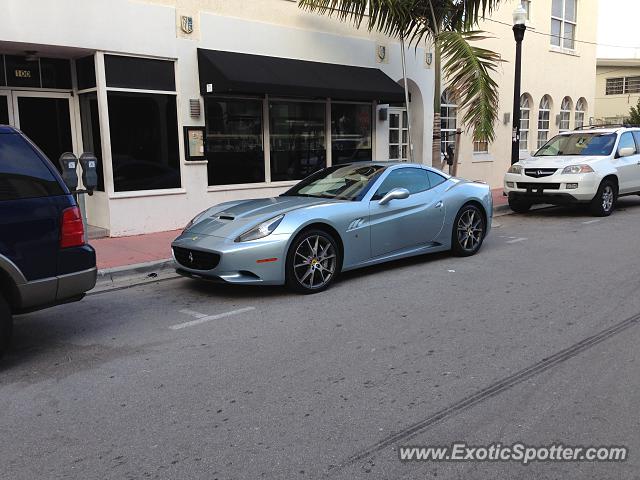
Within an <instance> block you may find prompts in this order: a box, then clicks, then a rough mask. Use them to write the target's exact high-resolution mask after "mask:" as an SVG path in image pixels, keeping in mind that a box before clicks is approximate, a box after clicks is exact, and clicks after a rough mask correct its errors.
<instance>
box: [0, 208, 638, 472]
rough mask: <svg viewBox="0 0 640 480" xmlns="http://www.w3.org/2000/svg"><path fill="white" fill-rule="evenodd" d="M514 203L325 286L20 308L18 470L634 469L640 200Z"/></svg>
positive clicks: (168, 286)
mask: <svg viewBox="0 0 640 480" xmlns="http://www.w3.org/2000/svg"><path fill="white" fill-rule="evenodd" d="M619 208H620V209H619V210H618V211H617V212H616V213H614V215H613V216H611V217H609V218H603V219H595V218H593V217H590V216H589V215H588V214H587V213H585V212H584V211H581V210H577V209H562V208H550V209H543V210H538V211H534V212H531V213H529V214H527V215H508V216H503V217H499V218H497V219H496V220H495V222H496V225H495V228H494V230H492V232H491V234H490V236H489V237H488V238H487V240H486V243H485V245H484V247H483V250H482V251H481V252H480V253H479V254H478V255H476V256H475V257H471V258H465V259H461V258H454V257H451V256H450V255H447V254H439V255H433V256H426V257H420V258H417V259H416V258H414V259H409V260H404V261H399V262H395V263H392V264H387V265H382V266H377V267H373V268H369V269H366V270H362V271H356V272H349V273H347V274H345V275H343V276H342V278H341V279H340V281H339V282H337V283H336V284H335V285H334V286H333V287H332V288H331V289H329V290H328V291H326V292H323V293H320V294H317V295H311V296H300V295H296V294H292V293H290V292H288V291H287V290H285V289H284V288H279V287H273V288H253V287H246V288H239V287H230V286H218V285H213V284H205V283H198V282H195V281H191V280H188V279H182V278H180V279H170V280H165V281H161V282H157V283H151V284H145V285H139V286H134V287H131V288H124V289H118V290H115V291H108V292H102V293H98V294H93V295H89V296H88V297H87V298H86V299H85V300H83V301H82V302H80V303H76V304H69V305H64V306H60V307H56V308H55V309H51V310H47V311H42V312H38V313H34V314H30V315H26V316H23V317H21V318H18V319H17V320H16V327H15V342H14V348H13V350H12V352H11V353H10V354H9V355H8V356H7V357H6V358H5V360H4V361H3V362H2V366H1V367H0V438H1V440H0V442H1V448H0V464H1V465H2V471H3V474H2V478H7V479H16V480H17V479H29V480H32V479H35V478H44V479H53V478H56V479H57V478H74V479H75V478H82V479H125V478H135V479H138V478H139V479H144V478H162V479H216V478H217V479H259V478H265V479H292V478H301V479H305V478H309V479H315V478H330V479H334V478H335V479H427V478H428V479H432V478H438V479H465V480H466V479H490V478H491V479H503V478H504V479H511V478H518V479H573V478H576V479H590V478H593V479H608V478H611V479H637V478H640V477H639V472H640V455H639V453H638V452H639V451H640V435H639V434H638V432H639V431H640V420H639V417H638V407H639V406H640V391H639V389H638V387H637V385H638V384H639V383H640V369H639V368H638V367H639V366H640V355H639V352H640V350H639V349H638V347H637V345H638V344H639V343H640V317H638V316H637V315H638V314H639V313H640V296H639V295H638V292H639V290H640V275H639V272H640V254H639V252H640V250H639V247H638V245H639V243H638V233H639V232H640V230H639V228H640V227H639V225H640V197H631V198H629V199H622V200H621V201H620V205H619ZM456 441H461V442H466V443H468V444H470V445H489V444H491V443H494V442H500V443H502V444H505V445H507V444H510V443H515V442H518V441H522V442H524V443H526V444H529V445H549V444H551V443H554V442H559V443H562V444H564V445H595V446H600V445H625V446H627V447H629V449H630V450H629V458H628V460H627V461H626V462H622V463H599V464H595V463H576V462H571V463H542V462H536V463H534V464H531V465H528V466H522V465H520V464H517V463H506V462H499V463H495V462H494V463H478V462H465V463H454V462H446V463H433V462H429V463H426V462H423V463H401V462H400V461H399V460H398V452H397V449H398V446H401V445H418V446H422V445H424V446H441V445H448V444H450V443H453V442H456Z"/></svg>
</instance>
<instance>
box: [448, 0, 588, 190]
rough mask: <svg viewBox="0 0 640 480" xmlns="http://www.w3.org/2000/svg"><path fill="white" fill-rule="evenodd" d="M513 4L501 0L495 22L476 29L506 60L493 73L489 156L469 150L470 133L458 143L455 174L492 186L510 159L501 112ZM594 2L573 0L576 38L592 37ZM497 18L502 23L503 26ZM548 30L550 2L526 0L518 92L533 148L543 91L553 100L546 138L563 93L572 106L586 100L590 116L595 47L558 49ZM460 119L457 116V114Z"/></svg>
mask: <svg viewBox="0 0 640 480" xmlns="http://www.w3.org/2000/svg"><path fill="white" fill-rule="evenodd" d="M517 3H518V2H516V1H515V0H506V1H505V2H504V3H503V4H502V7H501V8H500V9H499V10H498V11H497V12H496V13H495V14H494V15H493V16H492V20H494V21H485V22H483V23H482V25H481V28H482V29H483V30H485V31H487V32H489V33H491V34H492V35H493V36H494V37H495V38H492V39H488V40H485V41H483V45H482V46H483V47H486V48H489V49H491V50H494V51H496V52H498V53H500V54H501V55H502V58H503V59H504V61H505V63H503V64H502V66H501V67H500V69H499V71H498V74H497V75H496V76H495V79H496V81H497V82H498V84H499V85H500V109H499V114H498V122H497V123H496V125H495V129H496V139H495V141H494V142H493V143H492V144H490V145H489V153H488V154H474V153H473V142H472V139H471V135H470V134H469V135H465V136H464V137H463V140H462V146H461V159H462V163H461V165H460V167H459V170H458V174H459V175H460V176H463V177H466V178H469V179H472V180H483V181H486V182H488V183H490V184H491V186H492V187H494V188H495V187H499V186H500V185H502V179H503V175H504V172H505V171H506V170H507V168H508V167H509V165H510V159H511V130H512V124H511V120H509V122H508V123H507V124H506V125H505V124H504V123H503V120H504V115H505V114H509V115H510V116H511V114H512V110H513V87H514V82H513V79H514V68H515V67H514V59H515V41H514V38H513V32H512V29H511V25H512V23H513V20H512V12H513V10H514V9H515V7H516V5H517ZM597 4H598V2H597V0H578V12H577V29H576V39H579V40H585V41H590V42H595V41H596V24H597ZM496 21H499V22H504V23H506V24H507V25H503V24H500V23H497V22H496ZM550 30H551V0H534V1H532V2H531V17H530V21H529V23H528V30H527V32H526V34H525V38H524V42H523V47H522V59H523V60H522V93H523V94H524V93H527V94H529V95H530V96H531V98H532V100H533V102H532V108H531V116H530V125H531V130H530V132H529V150H530V151H531V150H535V148H536V138H537V116H538V106H539V104H540V100H541V99H542V97H543V96H544V95H550V96H551V98H552V99H553V105H552V107H551V131H550V137H551V136H552V135H554V134H556V133H557V132H558V126H557V125H556V115H557V114H558V113H559V109H560V104H561V102H562V99H563V98H564V97H565V96H569V97H570V98H571V100H572V105H573V109H575V104H576V102H577V101H578V99H579V98H584V99H586V101H587V112H586V114H585V122H586V123H588V121H589V117H592V116H594V97H595V78H596V77H595V74H596V47H595V46H594V45H589V44H584V43H576V46H575V51H573V52H570V51H562V50H560V49H558V48H557V47H552V46H551V43H550V42H551V39H550V37H548V36H547V35H541V34H548V33H549V32H550ZM458 117H459V118H460V117H461V115H460V114H459V115H458ZM574 122H575V115H574V112H572V115H571V128H574V125H575V123H574Z"/></svg>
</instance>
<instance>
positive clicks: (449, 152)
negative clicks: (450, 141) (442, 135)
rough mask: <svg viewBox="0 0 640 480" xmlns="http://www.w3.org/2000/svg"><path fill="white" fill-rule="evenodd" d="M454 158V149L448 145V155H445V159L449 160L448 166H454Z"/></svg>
mask: <svg viewBox="0 0 640 480" xmlns="http://www.w3.org/2000/svg"><path fill="white" fill-rule="evenodd" d="M453 156H454V149H453V146H452V145H447V153H446V155H445V158H446V159H447V165H450V166H451V165H453Z"/></svg>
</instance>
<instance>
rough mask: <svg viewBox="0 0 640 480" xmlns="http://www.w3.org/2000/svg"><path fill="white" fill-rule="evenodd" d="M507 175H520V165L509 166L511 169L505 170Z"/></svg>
mask: <svg viewBox="0 0 640 480" xmlns="http://www.w3.org/2000/svg"><path fill="white" fill-rule="evenodd" d="M507 173H515V174H516V175H520V174H522V167H521V166H520V165H511V168H509V170H507Z"/></svg>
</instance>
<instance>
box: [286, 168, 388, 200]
mask: <svg viewBox="0 0 640 480" xmlns="http://www.w3.org/2000/svg"><path fill="white" fill-rule="evenodd" d="M385 168H386V167H384V166H382V165H371V164H367V165H358V164H355V165H344V166H339V165H337V166H334V167H330V168H325V169H324V170H320V171H319V172H316V173H314V174H313V175H311V176H309V177H307V178H305V179H304V180H302V181H301V182H300V183H299V184H297V185H296V186H295V187H293V188H292V189H290V190H289V191H287V192H285V193H284V194H283V195H284V196H297V197H318V198H333V199H336V200H360V199H361V198H362V196H364V194H365V193H366V192H367V190H368V187H369V185H370V182H371V181H372V180H373V179H375V178H377V176H378V175H379V174H380V173H382V172H383V171H384V169H385Z"/></svg>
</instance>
